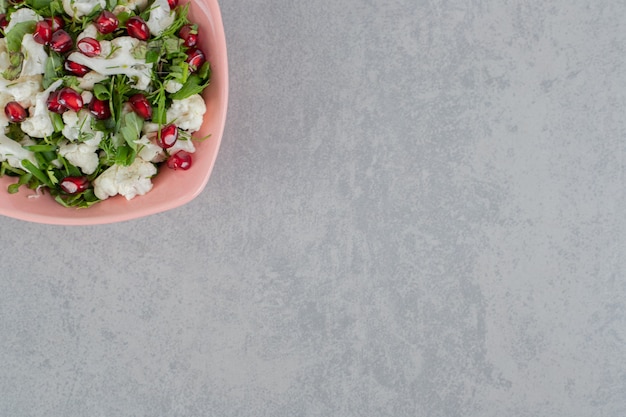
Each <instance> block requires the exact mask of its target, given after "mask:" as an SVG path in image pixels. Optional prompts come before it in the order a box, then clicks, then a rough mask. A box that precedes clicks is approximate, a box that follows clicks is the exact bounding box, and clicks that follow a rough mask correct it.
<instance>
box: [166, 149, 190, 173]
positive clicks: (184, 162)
mask: <svg viewBox="0 0 626 417" xmlns="http://www.w3.org/2000/svg"><path fill="white" fill-rule="evenodd" d="M167 167H168V168H171V169H182V170H187V169H189V168H191V155H190V154H189V153H187V152H185V151H178V152H176V153H175V154H174V155H172V156H170V157H169V158H167Z"/></svg>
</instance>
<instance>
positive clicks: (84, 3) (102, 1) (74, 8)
mask: <svg viewBox="0 0 626 417" xmlns="http://www.w3.org/2000/svg"><path fill="white" fill-rule="evenodd" d="M98 6H100V8H101V9H104V8H105V7H106V0H63V10H65V13H67V14H68V15H70V16H72V17H83V16H87V15H88V14H90V13H91V12H93V11H94V9H95V8H96V7H98Z"/></svg>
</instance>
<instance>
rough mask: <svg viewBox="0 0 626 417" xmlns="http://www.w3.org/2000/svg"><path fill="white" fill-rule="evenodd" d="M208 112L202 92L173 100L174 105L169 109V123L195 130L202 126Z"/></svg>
mask: <svg viewBox="0 0 626 417" xmlns="http://www.w3.org/2000/svg"><path fill="white" fill-rule="evenodd" d="M204 113H206V104H205V103H204V99H203V98H202V96H201V95H200V94H194V95H192V96H189V97H187V98H185V99H182V100H172V106H171V107H170V108H169V109H167V112H166V117H167V122H168V123H174V124H175V125H176V126H178V127H179V128H181V129H183V130H188V131H189V132H195V131H197V130H199V129H200V127H201V126H202V120H203V117H204Z"/></svg>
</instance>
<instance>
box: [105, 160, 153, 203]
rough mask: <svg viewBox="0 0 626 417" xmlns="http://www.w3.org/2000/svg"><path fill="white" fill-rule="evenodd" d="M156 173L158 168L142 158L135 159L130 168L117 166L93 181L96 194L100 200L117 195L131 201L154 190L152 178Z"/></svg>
mask: <svg viewBox="0 0 626 417" xmlns="http://www.w3.org/2000/svg"><path fill="white" fill-rule="evenodd" d="M156 173H157V169H156V167H155V166H154V165H153V164H152V163H150V162H147V161H144V160H143V159H141V158H135V161H134V162H133V163H132V164H131V165H129V166H123V165H117V164H115V165H113V166H111V167H109V168H108V169H107V170H106V171H104V172H103V173H102V174H100V175H99V176H98V177H97V178H96V179H95V180H94V181H93V185H94V193H95V194H96V197H98V198H99V199H100V200H106V199H107V198H109V197H113V196H114V195H117V194H121V195H123V196H124V197H126V199H127V200H131V199H133V198H134V197H135V196H137V195H144V194H146V193H147V192H148V191H150V190H151V189H152V181H151V180H150V178H152V177H153V176H154V175H155V174H156Z"/></svg>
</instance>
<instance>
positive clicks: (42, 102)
mask: <svg viewBox="0 0 626 417" xmlns="http://www.w3.org/2000/svg"><path fill="white" fill-rule="evenodd" d="M61 84H63V80H57V81H55V82H54V83H52V84H51V85H50V87H48V88H46V89H45V90H44V91H42V92H41V93H38V94H37V95H36V96H35V105H34V106H33V107H31V108H30V117H28V118H27V119H26V120H24V121H23V122H22V125H21V127H22V131H23V132H24V133H26V134H27V135H29V136H31V137H34V138H44V137H47V136H50V135H52V133H53V132H54V125H53V124H52V120H50V112H49V111H48V104H47V100H48V96H49V95H50V93H51V92H53V91H54V90H56V89H57V88H58V87H59V86H60V85H61Z"/></svg>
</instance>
